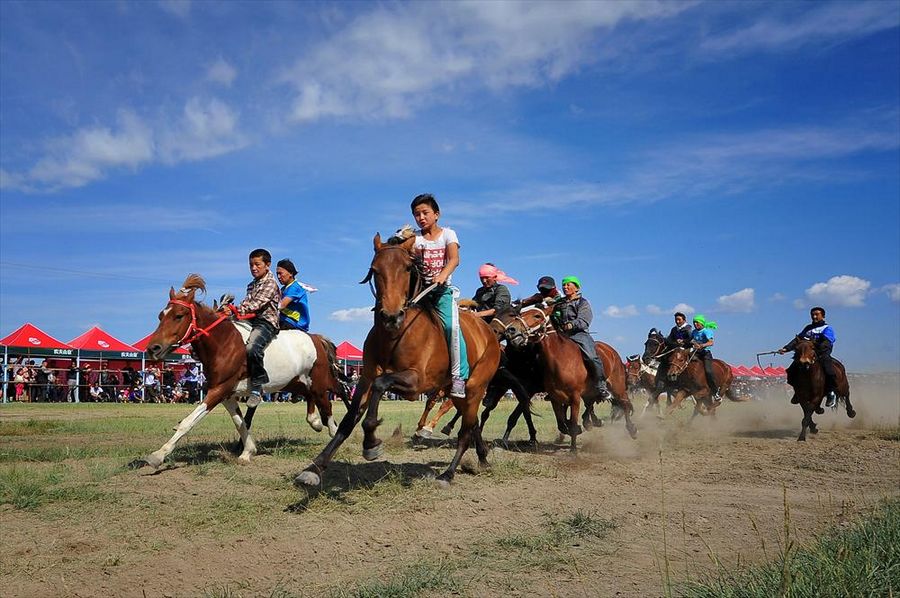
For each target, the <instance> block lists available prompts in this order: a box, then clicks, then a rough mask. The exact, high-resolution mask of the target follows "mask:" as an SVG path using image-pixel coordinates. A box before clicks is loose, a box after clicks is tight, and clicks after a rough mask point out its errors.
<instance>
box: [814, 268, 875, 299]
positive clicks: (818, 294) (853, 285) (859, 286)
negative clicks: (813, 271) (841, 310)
mask: <svg viewBox="0 0 900 598" xmlns="http://www.w3.org/2000/svg"><path fill="white" fill-rule="evenodd" d="M871 286H872V283H871V282H869V281H868V280H865V279H862V278H859V277H856V276H849V275H847V274H844V275H842V276H832V277H831V278H829V279H828V282H817V283H816V284H814V285H813V286H811V287H809V288H808V289H806V297H807V299H809V300H810V301H811V302H813V303H821V304H822V305H838V306H841V307H863V306H864V305H865V304H866V303H865V299H866V294H867V293H868V292H869V288H870V287H871Z"/></svg>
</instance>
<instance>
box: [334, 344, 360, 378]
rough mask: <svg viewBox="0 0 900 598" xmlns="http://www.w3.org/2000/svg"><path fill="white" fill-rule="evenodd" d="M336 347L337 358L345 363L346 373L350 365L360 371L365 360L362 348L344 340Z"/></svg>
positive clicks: (357, 371)
mask: <svg viewBox="0 0 900 598" xmlns="http://www.w3.org/2000/svg"><path fill="white" fill-rule="evenodd" d="M336 349H337V350H336V353H337V358H338V360H339V361H340V362H341V363H343V365H344V373H345V374H346V373H347V367H348V366H349V367H350V369H352V370H356V373H359V368H360V366H361V365H362V360H363V352H362V350H360V349H359V348H357V347H356V346H354V345H352V344H351V343H349V342H347V341H344V342H342V343H341V344H340V345H338V346H337V348H336Z"/></svg>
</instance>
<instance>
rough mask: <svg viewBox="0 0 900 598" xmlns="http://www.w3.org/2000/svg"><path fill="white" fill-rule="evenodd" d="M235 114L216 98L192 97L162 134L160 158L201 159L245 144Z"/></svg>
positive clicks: (164, 160) (167, 161)
mask: <svg viewBox="0 0 900 598" xmlns="http://www.w3.org/2000/svg"><path fill="white" fill-rule="evenodd" d="M237 122H238V115H237V114H236V113H235V112H234V110H232V109H231V108H229V107H228V106H227V105H226V104H225V103H224V102H222V101H220V100H217V99H210V100H203V99H200V98H196V97H195V98H191V99H190V100H188V102H187V103H186V104H185V106H184V111H183V112H182V115H181V119H180V120H179V121H177V125H176V126H174V127H170V128H169V129H167V130H166V131H164V132H163V133H162V134H161V139H160V143H159V146H160V147H159V158H160V159H161V160H162V161H163V162H165V163H168V164H173V163H177V162H182V161H185V160H188V161H190V160H202V159H204V158H211V157H213V156H219V155H221V154H225V153H228V152H231V151H234V150H237V149H240V148H242V147H244V146H245V145H246V144H247V141H246V139H245V138H244V136H243V135H242V134H240V133H239V132H238V131H237Z"/></svg>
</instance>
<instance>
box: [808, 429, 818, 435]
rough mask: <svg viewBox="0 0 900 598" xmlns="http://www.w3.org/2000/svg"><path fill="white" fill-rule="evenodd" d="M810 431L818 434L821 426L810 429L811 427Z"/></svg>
mask: <svg viewBox="0 0 900 598" xmlns="http://www.w3.org/2000/svg"><path fill="white" fill-rule="evenodd" d="M809 433H810V434H818V433H819V428H810V429H809Z"/></svg>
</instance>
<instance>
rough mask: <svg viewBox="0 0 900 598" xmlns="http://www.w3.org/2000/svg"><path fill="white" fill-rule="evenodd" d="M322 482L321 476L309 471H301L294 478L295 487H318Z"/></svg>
mask: <svg viewBox="0 0 900 598" xmlns="http://www.w3.org/2000/svg"><path fill="white" fill-rule="evenodd" d="M321 484H322V478H320V477H319V475H318V474H317V473H314V472H312V471H309V470H308V469H307V470H306V471H301V472H300V473H299V474H297V477H295V478H294V487H295V488H318V487H319V486H320V485H321Z"/></svg>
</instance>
